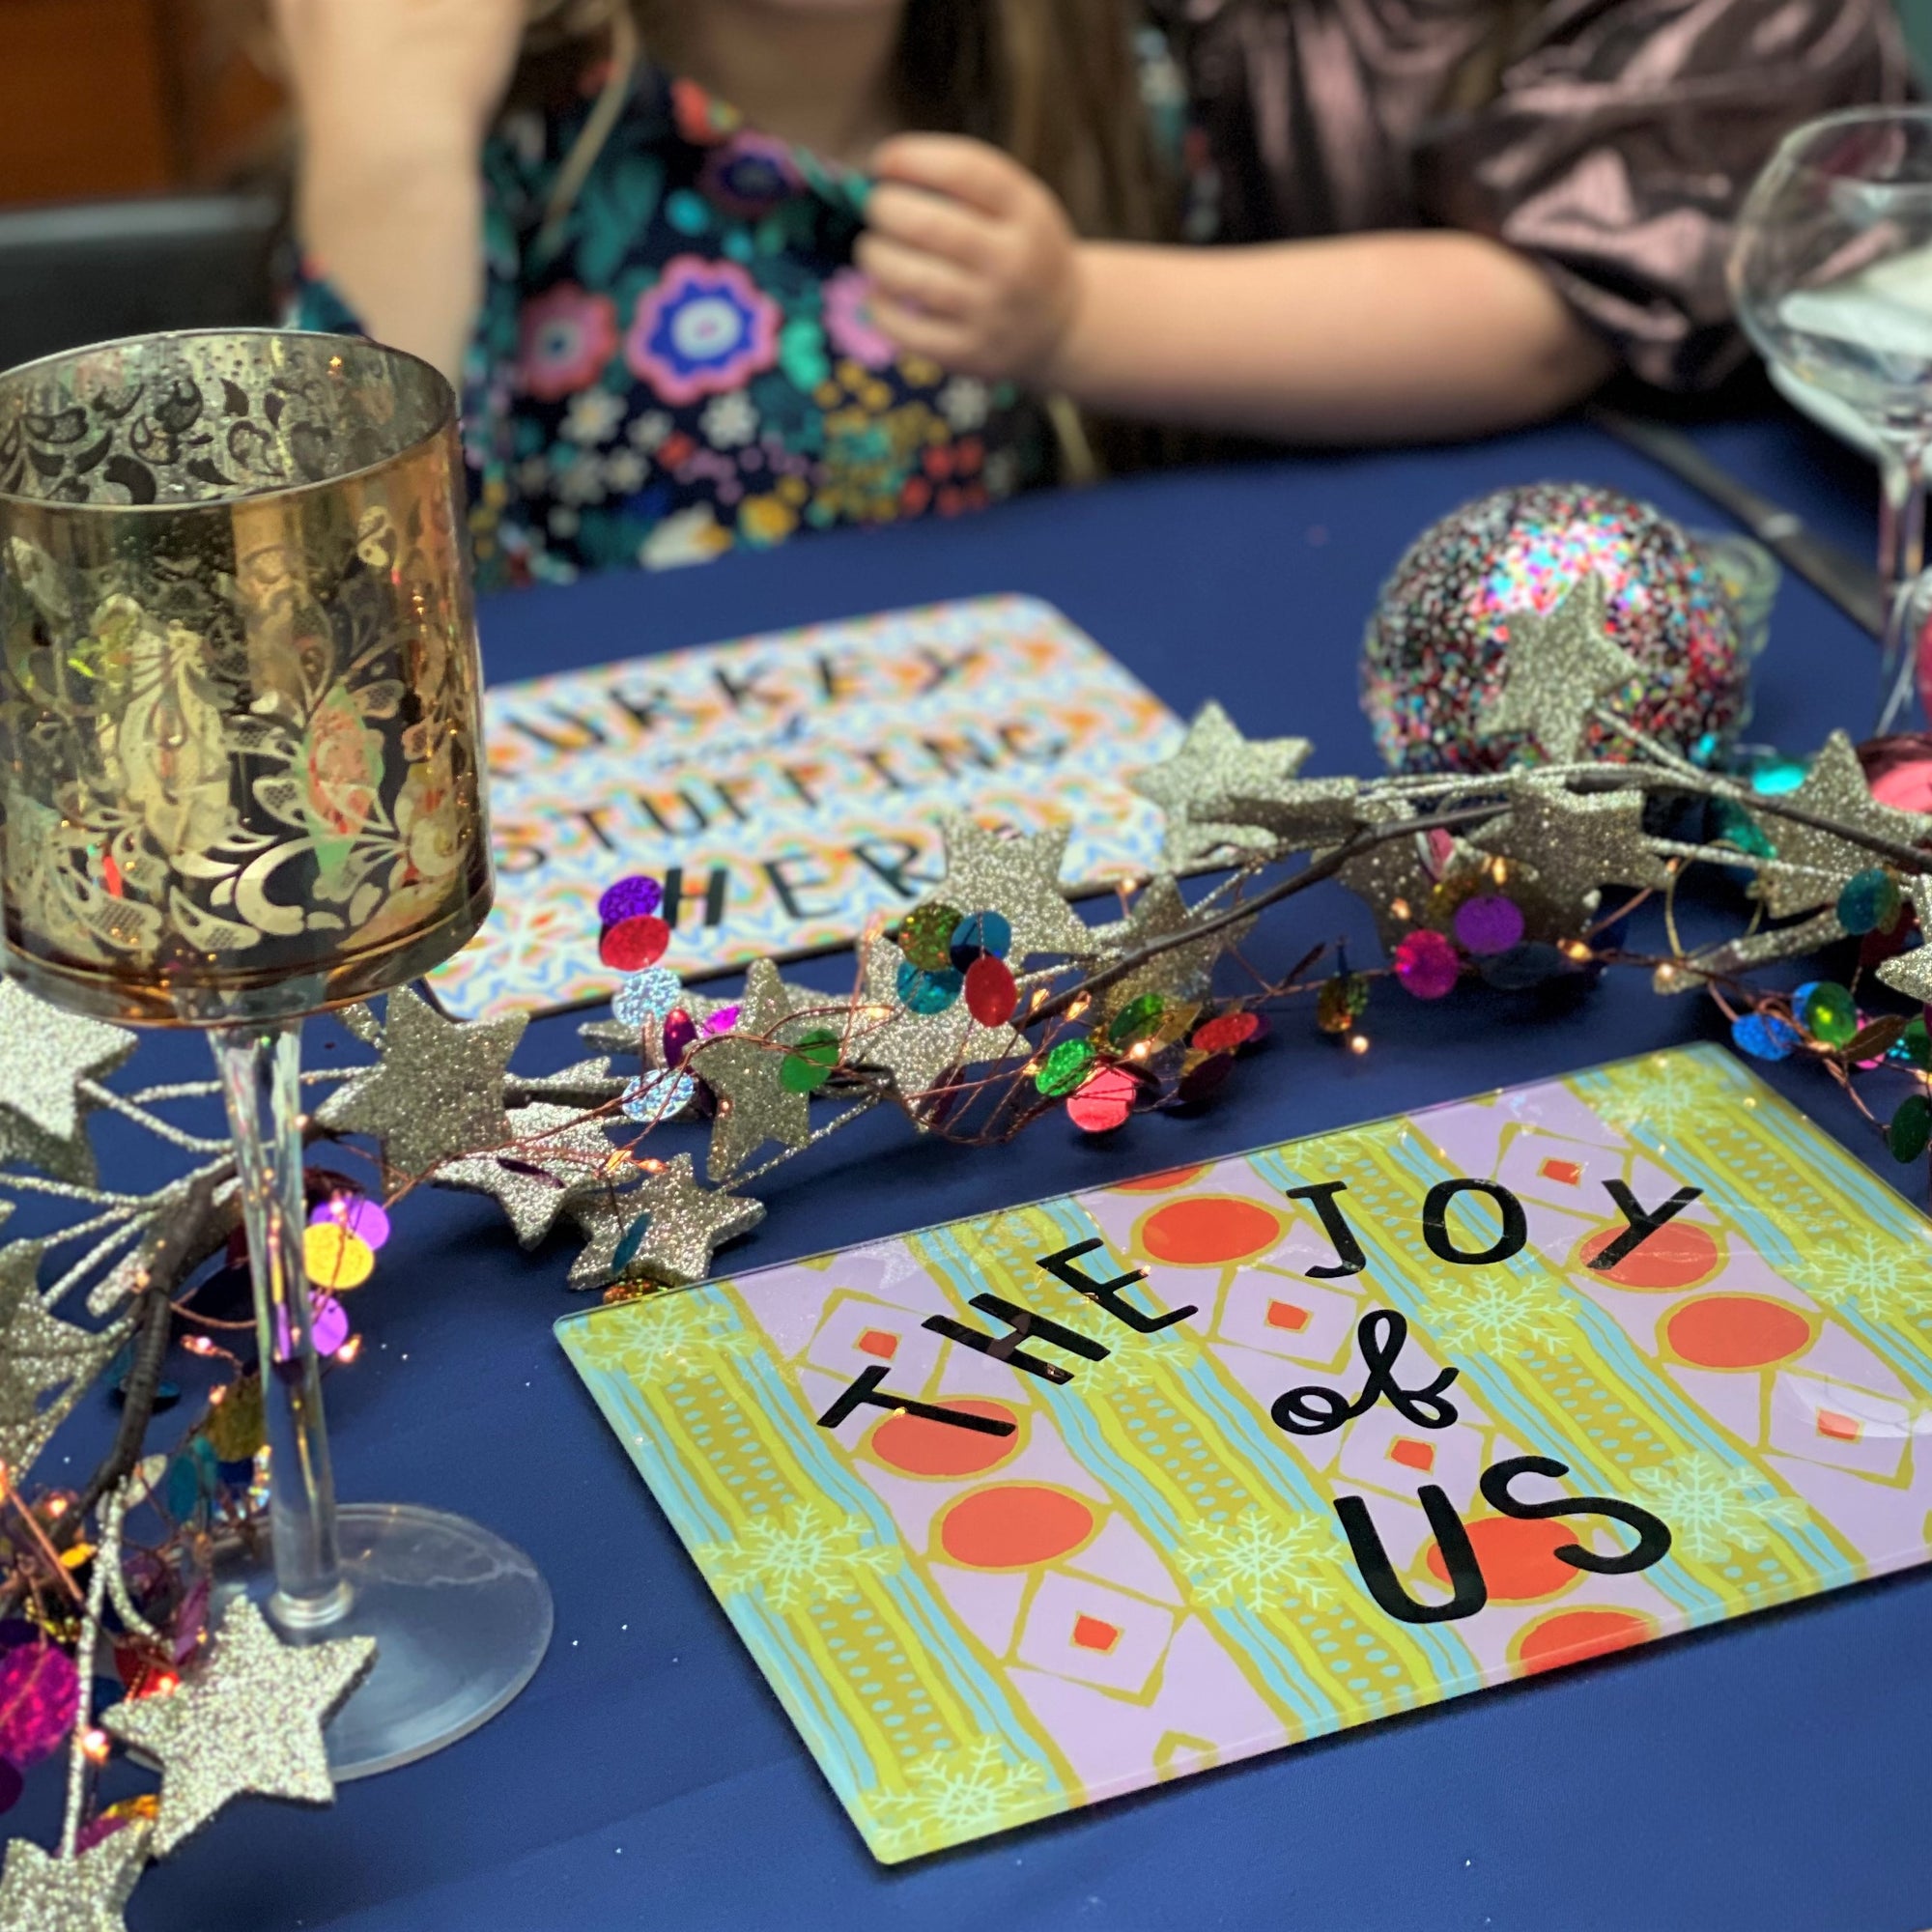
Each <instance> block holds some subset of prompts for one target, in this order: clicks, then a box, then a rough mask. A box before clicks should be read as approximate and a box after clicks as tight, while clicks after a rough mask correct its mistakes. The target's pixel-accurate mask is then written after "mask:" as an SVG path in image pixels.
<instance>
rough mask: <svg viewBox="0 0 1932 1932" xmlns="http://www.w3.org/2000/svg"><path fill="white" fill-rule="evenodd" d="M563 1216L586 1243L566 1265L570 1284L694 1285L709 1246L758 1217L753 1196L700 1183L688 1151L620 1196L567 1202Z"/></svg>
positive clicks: (707, 1269)
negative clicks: (573, 1223) (572, 1222)
mask: <svg viewBox="0 0 1932 1932" xmlns="http://www.w3.org/2000/svg"><path fill="white" fill-rule="evenodd" d="M570 1213H571V1218H572V1219H573V1220H575V1221H576V1223H577V1225H578V1227H579V1228H580V1229H582V1232H583V1235H584V1237H585V1242H586V1245H585V1247H584V1249H583V1252H582V1254H580V1255H579V1256H578V1258H577V1261H576V1263H575V1264H574V1265H573V1266H572V1268H571V1270H570V1286H571V1287H572V1288H575V1289H594V1288H611V1287H615V1286H617V1285H619V1284H621V1283H626V1282H638V1283H648V1284H650V1285H652V1286H654V1287H658V1288H692V1287H695V1286H696V1284H697V1283H698V1282H700V1281H703V1280H705V1279H706V1278H707V1277H708V1276H709V1275H710V1273H711V1257H712V1254H713V1252H714V1250H716V1249H717V1248H720V1247H722V1246H723V1245H724V1244H725V1242H726V1241H728V1240H730V1239H731V1238H732V1237H733V1236H737V1235H743V1234H746V1233H748V1232H749V1231H750V1230H751V1229H753V1228H755V1227H756V1226H757V1225H758V1223H759V1222H760V1221H762V1220H763V1219H764V1218H765V1208H764V1204H763V1203H762V1202H760V1201H753V1200H752V1199H750V1198H749V1197H748V1196H741V1195H736V1194H726V1193H725V1192H723V1191H722V1190H721V1189H718V1188H710V1187H703V1186H700V1185H699V1183H698V1181H697V1179H696V1175H695V1174H694V1172H693V1170H692V1165H691V1156H690V1155H689V1154H688V1153H681V1154H679V1155H677V1156H676V1158H675V1159H673V1160H670V1161H668V1162H667V1163H666V1164H665V1166H664V1167H663V1168H662V1169H661V1170H660V1171H659V1172H658V1173H656V1174H650V1175H646V1176H645V1178H644V1179H643V1181H642V1182H641V1184H640V1185H639V1186H637V1187H634V1188H632V1189H630V1190H629V1192H627V1193H623V1194H612V1193H608V1192H599V1193H597V1194H592V1195H587V1196H585V1197H584V1198H583V1199H582V1200H578V1201H573V1202H572V1203H571V1204H570ZM639 1220H642V1222H643V1226H642V1227H641V1228H639V1225H638V1224H639Z"/></svg>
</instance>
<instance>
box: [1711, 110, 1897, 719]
mask: <svg viewBox="0 0 1932 1932" xmlns="http://www.w3.org/2000/svg"><path fill="white" fill-rule="evenodd" d="M1729 277H1730V289H1731V297H1732V301H1733V304H1734V306H1735V308H1736V310H1737V314H1738V319H1739V321H1740V322H1741V323H1742V324H1743V325H1744V327H1745V330H1746V332H1747V334H1748V335H1749V337H1750V338H1751V340H1752V342H1753V343H1754V344H1755V345H1756V347H1757V348H1758V350H1759V352H1760V353H1761V354H1762V355H1764V357H1765V359H1766V360H1767V361H1768V362H1769V363H1770V364H1771V365H1772V367H1773V371H1774V373H1775V374H1776V373H1780V372H1781V373H1782V374H1783V375H1784V376H1785V377H1786V378H1789V379H1795V380H1796V381H1797V382H1799V383H1803V384H1809V385H1811V386H1812V387H1814V388H1817V389H1822V390H1824V391H1826V392H1827V393H1828V394H1830V395H1833V396H1835V397H1836V398H1838V399H1839V400H1840V401H1841V402H1843V403H1845V404H1846V405H1847V406H1849V407H1850V408H1851V409H1852V410H1853V411H1854V412H1856V413H1857V414H1858V415H1859V416H1860V418H1861V419H1862V421H1863V422H1864V423H1865V424H1866V425H1867V426H1868V427H1869V428H1870V430H1871V432H1872V435H1873V438H1874V439H1875V440H1876V442H1877V445H1878V450H1879V467H1880V476H1881V480H1882V482H1883V485H1884V515H1883V519H1882V523H1881V527H1880V535H1879V574H1880V578H1881V580H1882V588H1883V591H1884V595H1885V606H1884V608H1885V611H1886V617H1887V625H1886V635H1885V639H1884V653H1883V657H1882V661H1881V666H1880V673H1879V712H1878V722H1877V729H1878V730H1879V731H1881V732H1883V731H1888V730H1890V729H1891V728H1892V727H1893V726H1894V725H1895V724H1896V723H1897V721H1898V720H1899V718H1900V716H1901V714H1902V713H1903V712H1904V710H1905V708H1906V706H1907V704H1908V702H1909V700H1910V697H1911V694H1912V685H1913V675H1914V670H1915V661H1916V660H1919V659H1922V658H1924V657H1925V655H1926V644H1927V640H1926V639H1924V638H1923V637H1922V636H1920V635H1918V634H1917V633H1916V632H1915V627H1914V623H1913V613H1912V603H1913V599H1912V595H1911V593H1912V589H1913V586H1914V585H1915V583H1916V582H1917V581H1918V577H1919V576H1920V574H1921V571H1922V569H1923V565H1924V523H1925V495H1924V489H1925V486H1924V467H1925V455H1926V446H1927V442H1928V440H1929V439H1932V109H1928V108H1919V107H1861V108H1852V109H1848V110H1846V111H1844V112H1842V113H1838V114H1829V115H1826V116H1825V117H1824V118H1823V119H1821V120H1817V121H1812V122H1808V123H1806V124H1805V125H1804V127H1802V128H1796V129H1794V130H1793V131H1792V132H1791V133H1790V134H1788V135H1786V136H1785V138H1784V140H1783V142H1782V143H1781V144H1780V145H1779V147H1778V149H1777V151H1776V153H1775V154H1774V155H1773V156H1772V158H1771V159H1770V161H1769V162H1767V163H1766V165H1765V168H1764V171H1763V173H1762V174H1760V175H1759V177H1758V178H1757V181H1756V182H1755V184H1754V185H1752V187H1751V190H1750V193H1749V195H1748V196H1747V199H1746V202H1745V205H1744V208H1743V211H1742V212H1741V213H1740V215H1739V217H1738V225H1737V233H1736V237H1735V240H1734V241H1733V243H1732V248H1731V255H1730V263H1729ZM1916 668H1917V669H1918V679H1919V683H1920V685H1921V688H1923V687H1926V686H1928V685H1932V663H1918V664H1917V667H1916ZM1922 695H1923V696H1926V697H1927V698H1928V700H1932V690H1922Z"/></svg>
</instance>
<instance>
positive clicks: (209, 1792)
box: [100, 1597, 376, 1859]
mask: <svg viewBox="0 0 1932 1932" xmlns="http://www.w3.org/2000/svg"><path fill="white" fill-rule="evenodd" d="M375 1664H376V1640H375V1638H373V1637H366V1636H352V1637H338V1638H335V1639H333V1640H332V1641H329V1642H325V1643H302V1644H289V1643H284V1642H283V1641H282V1640H281V1638H280V1637H278V1636H277V1635H276V1634H274V1632H273V1631H271V1630H270V1628H269V1625H268V1622H267V1620H266V1619H265V1618H264V1617H263V1615H262V1613H261V1611H260V1610H258V1609H257V1608H256V1607H255V1605H254V1604H253V1603H252V1602H251V1601H250V1600H249V1599H248V1598H246V1597H237V1598H236V1599H235V1600H234V1601H233V1602H232V1603H231V1604H230V1605H229V1606H228V1608H227V1609H226V1610H225V1611H224V1612H223V1613H222V1618H221V1624H220V1627H219V1629H218V1630H217V1631H216V1633H215V1636H214V1641H213V1646H212V1648H211V1650H210V1652H209V1654H208V1657H207V1661H206V1662H204V1663H203V1665H202V1667H201V1668H200V1670H199V1671H197V1672H196V1674H195V1675H194V1676H193V1677H191V1678H189V1679H187V1680H185V1682H184V1683H183V1684H182V1685H181V1687H180V1688H179V1689H178V1690H174V1691H172V1692H171V1693H169V1694H168V1695H166V1696H161V1697H142V1698H138V1699H127V1700H124V1701H123V1702H121V1703H119V1704H116V1705H115V1706H114V1707H113V1709H112V1710H110V1711H106V1712H103V1713H102V1714H101V1719H100V1722H101V1726H102V1728H103V1729H105V1730H107V1731H109V1732H111V1733H112V1734H113V1735H114V1736H115V1737H117V1738H119V1739H120V1740H121V1742H122V1743H123V1744H125V1745H129V1746H131V1747H133V1748H134V1749H136V1750H139V1751H143V1752H145V1753H146V1754H147V1755H148V1756H149V1757H151V1758H153V1759H154V1760H155V1761H156V1763H157V1764H159V1766H160V1767H161V1803H160V1810H159V1812H158V1813H157V1815H156V1819H155V1836H154V1853H155V1856H156V1858H160V1859H164V1858H166V1857H167V1856H168V1855H169V1854H170V1853H171V1852H173V1851H175V1850H176V1849H177V1848H178V1847H179V1846H180V1845H181V1844H182V1843H183V1842H184V1840H185V1839H187V1838H189V1837H191V1836H192V1835H193V1834H194V1833H196V1832H198V1831H200V1830H201V1828H202V1827H203V1826H204V1825H206V1824H207V1823H208V1822H209V1821H210V1819H212V1818H213V1816H214V1815H215V1813H216V1812H217V1811H219V1810H220V1809H221V1808H222V1807H223V1806H224V1805H225V1804H229V1803H230V1802H231V1801H232V1800H234V1799H237V1798H241V1797H244V1796H248V1797H256V1798H282V1799H288V1800H291V1801H293V1802H295V1803H298V1804H328V1803H329V1802H330V1800H331V1799H333V1798H334V1796H335V1786H334V1783H333V1781H332V1780H331V1779H330V1777H329V1775H328V1750H327V1746H325V1745H324V1743H323V1739H322V1729H323V1726H324V1725H325V1724H326V1723H327V1722H328V1720H329V1719H330V1718H332V1717H333V1716H334V1715H335V1714H336V1712H337V1711H338V1710H340V1709H341V1708H342V1705H343V1704H344V1702H345V1701H346V1700H347V1699H348V1697H349V1694H350V1692H351V1691H353V1690H355V1687H356V1686H357V1685H358V1684H360V1683H361V1681H362V1680H363V1678H365V1677H366V1676H367V1675H368V1674H369V1672H370V1671H371V1670H372V1669H374V1668H375Z"/></svg>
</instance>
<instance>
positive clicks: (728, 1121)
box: [684, 959, 827, 1181]
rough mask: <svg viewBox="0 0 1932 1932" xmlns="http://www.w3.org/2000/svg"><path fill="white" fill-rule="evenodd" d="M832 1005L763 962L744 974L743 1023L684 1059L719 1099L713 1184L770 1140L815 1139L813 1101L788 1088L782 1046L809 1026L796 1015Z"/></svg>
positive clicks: (800, 1143)
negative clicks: (796, 1019)
mask: <svg viewBox="0 0 1932 1932" xmlns="http://www.w3.org/2000/svg"><path fill="white" fill-rule="evenodd" d="M825 1004H827V1002H826V1001H825V999H824V998H823V996H822V995H820V994H816V993H806V992H804V991H802V990H801V989H799V988H796V987H791V986H787V985H786V984H785V983H784V981H783V980H781V979H780V978H779V975H778V969H777V968H776V967H775V966H773V965H772V963H771V962H770V961H769V960H766V959H760V960H757V961H756V962H754V963H753V966H752V969H751V970H750V972H748V973H747V974H746V975H745V993H744V998H743V1001H742V1003H741V1005H740V1007H739V1013H738V1023H737V1025H736V1026H734V1027H733V1028H732V1029H731V1031H730V1032H729V1033H728V1034H717V1035H714V1036H713V1037H711V1038H709V1039H703V1040H699V1041H698V1043H697V1044H696V1046H694V1047H693V1048H692V1049H691V1051H690V1053H689V1054H687V1055H686V1056H685V1061H684V1070H685V1071H687V1072H690V1073H694V1074H696V1076H697V1078H698V1079H700V1080H702V1081H703V1082H704V1084H705V1085H706V1086H707V1087H709V1088H710V1089H711V1091H712V1092H713V1093H714V1094H717V1096H718V1113H717V1117H716V1119H715V1120H714V1121H713V1122H712V1124H711V1150H710V1152H709V1154H708V1155H707V1156H706V1160H705V1172H706V1174H708V1175H709V1176H710V1178H711V1179H712V1180H713V1181H726V1180H729V1179H730V1178H731V1176H732V1175H734V1174H735V1173H736V1172H737V1171H738V1170H739V1169H740V1168H741V1167H743V1166H744V1165H745V1163H746V1161H747V1160H748V1159H749V1158H750V1157H751V1156H752V1155H753V1153H755V1152H756V1151H757V1150H758V1149H759V1148H761V1147H762V1146H764V1144H765V1143H766V1142H767V1141H777V1142H779V1143H780V1145H781V1146H782V1147H787V1148H792V1149H798V1148H802V1147H804V1146H805V1144H806V1143H807V1142H808V1141H809V1140H810V1138H811V1121H810V1112H811V1108H810V1099H809V1098H808V1096H807V1095H806V1094H793V1093H789V1092H787V1091H786V1089H785V1086H784V1082H783V1076H784V1066H785V1060H786V1055H785V1053H784V1052H783V1050H782V1047H783V1045H784V1044H785V1043H788V1042H789V1041H791V1040H793V1039H795V1038H796V1037H798V1036H799V1035H800V1034H801V1033H803V1032H806V1031H808V1030H809V1029H806V1028H804V1027H802V1026H799V1025H796V1024H793V1023H792V1022H793V1015H794V1014H795V1013H796V1012H798V1011H799V1010H800V1009H802V1008H805V1007H809V1006H812V1005H818V1006H823V1005H825Z"/></svg>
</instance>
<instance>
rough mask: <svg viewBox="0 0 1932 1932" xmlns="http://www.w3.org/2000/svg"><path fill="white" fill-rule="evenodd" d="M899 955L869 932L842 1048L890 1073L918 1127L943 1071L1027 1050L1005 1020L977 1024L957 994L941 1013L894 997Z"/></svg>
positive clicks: (934, 1100) (927, 1115)
mask: <svg viewBox="0 0 1932 1932" xmlns="http://www.w3.org/2000/svg"><path fill="white" fill-rule="evenodd" d="M1015 951H1017V946H1016V947H1015ZM904 956H905V955H904V954H903V953H901V952H899V950H898V948H897V947H896V946H895V945H894V944H893V943H892V941H891V940H889V939H876V938H875V939H874V940H873V941H872V942H871V944H870V945H869V946H868V947H867V949H866V956H865V962H864V966H863V971H862V980H861V986H860V995H859V1000H858V1003H857V1004H856V1005H855V1007H854V1008H853V1010H852V1024H851V1029H850V1031H849V1032H848V1033H847V1035H846V1038H845V1045H844V1054H845V1058H846V1059H848V1060H849V1061H851V1062H853V1063H854V1064H856V1065H861V1066H871V1067H877V1068H878V1069H880V1070H881V1071H883V1072H886V1073H889V1074H891V1075H892V1078H893V1085H894V1087H895V1090H896V1091H897V1094H898V1096H899V1099H900V1101H901V1102H902V1103H903V1104H904V1106H905V1108H906V1111H907V1113H908V1115H909V1116H910V1117H911V1120H912V1122H913V1124H914V1125H915V1126H916V1127H918V1128H919V1129H920V1131H921V1132H922V1133H923V1132H924V1131H925V1130H926V1128H927V1127H928V1126H929V1125H930V1124H931V1116H932V1114H933V1111H934V1110H935V1108H936V1107H937V1105H938V1095H937V1094H936V1093H935V1091H934V1090H935V1089H938V1088H939V1086H940V1081H941V1078H942V1076H944V1075H946V1074H948V1073H951V1072H952V1070H953V1069H954V1068H955V1067H965V1066H994V1065H1006V1064H1008V1063H1009V1062H1010V1061H1013V1060H1019V1059H1024V1058H1025V1057H1026V1056H1027V1055H1028V1054H1030V1053H1031V1052H1032V1051H1033V1049H1032V1046H1031V1045H1030V1044H1029V1042H1028V1040H1027V1037H1026V1036H1025V1035H1024V1034H1023V1033H1019V1032H1016V1031H1015V1030H1014V1029H1013V1028H1012V1027H1010V1026H997V1027H985V1026H981V1025H980V1022H979V1021H978V1020H976V1019H975V1018H974V1017H973V1015H972V1014H971V1013H970V1012H969V1011H968V1010H967V1009H966V1004H965V1002H964V1001H963V1000H959V1001H955V1002H954V1003H953V1004H952V1006H950V1007H949V1008H947V1009H946V1010H945V1011H944V1012H943V1013H916V1012H914V1011H913V1010H912V1009H911V1008H909V1007H907V1006H905V1005H904V1004H903V1003H902V1002H901V1001H900V999H899V996H898V970H899V961H900V960H901V959H902V958H903V957H904Z"/></svg>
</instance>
